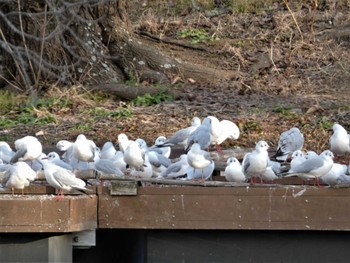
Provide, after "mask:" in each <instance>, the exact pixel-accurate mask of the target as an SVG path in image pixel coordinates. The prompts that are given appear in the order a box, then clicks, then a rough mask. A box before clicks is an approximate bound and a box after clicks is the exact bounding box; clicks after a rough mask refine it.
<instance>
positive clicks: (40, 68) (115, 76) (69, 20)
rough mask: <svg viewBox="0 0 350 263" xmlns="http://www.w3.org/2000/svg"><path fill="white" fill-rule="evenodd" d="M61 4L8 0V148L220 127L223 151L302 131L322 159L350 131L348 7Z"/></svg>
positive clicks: (4, 65) (4, 75)
mask: <svg viewBox="0 0 350 263" xmlns="http://www.w3.org/2000/svg"><path fill="white" fill-rule="evenodd" d="M55 3H56V4H55V5H54V4H52V3H51V1H44V0H42V1H14V2H12V1H1V0H0V6H1V8H0V10H1V11H0V21H1V23H0V63H1V64H0V65H1V67H0V87H1V89H0V140H4V141H8V142H10V143H13V142H14V140H16V139H18V138H20V137H22V136H25V135H28V134H31V135H37V136H39V137H40V138H39V139H40V140H41V141H42V143H43V144H44V145H46V146H47V147H54V145H55V144H56V142H57V141H58V140H61V139H66V140H71V141H73V140H75V138H76V136H77V135H78V134H80V133H84V134H85V135H86V136H87V137H89V138H90V139H93V140H95V141H96V143H97V144H98V145H100V146H102V144H103V143H104V142H106V141H115V139H116V138H117V135H118V134H119V133H121V132H125V133H126V134H127V135H128V136H129V137H130V138H132V139H136V138H138V137H142V138H144V139H145V140H146V141H147V142H148V143H149V144H152V143H153V141H154V140H155V138H156V137H157V136H159V135H165V136H170V135H171V134H173V133H174V132H175V131H176V130H178V129H180V128H183V127H186V126H188V125H189V124H190V121H191V119H192V117H193V116H199V117H205V116H207V115H213V116H216V117H218V118H219V119H229V120H232V121H234V122H235V123H236V124H237V125H238V126H239V127H240V130H241V137H240V138H239V139H238V140H237V141H231V142H225V144H224V147H226V148H229V147H254V145H255V142H257V141H258V140H260V139H264V140H266V141H267V142H268V143H269V144H270V145H271V146H272V148H275V147H276V145H277V142H278V138H279V134H280V133H281V132H283V131H284V130H286V129H289V128H291V127H292V126H297V127H299V128H300V129H301V131H302V132H303V133H304V136H305V145H304V146H305V149H307V150H309V149H312V150H315V151H318V152H319V151H322V150H324V149H326V148H328V139H329V136H330V134H331V127H332V125H333V123H334V122H339V123H340V124H342V125H343V126H344V127H345V128H347V129H350V123H349V117H350V111H349V110H350V105H349V95H350V89H349V84H348V83H350V62H349V61H350V55H349V48H350V45H349V43H350V42H349V38H350V23H349V21H350V12H349V8H350V1H348V0H338V1H337V0H311V1H310V0H308V1H306V0H305V1H304V0H295V1H287V0H279V1H274V0H268V1H259V0H227V1H224V0H221V1H219V0H216V1H210V0H202V1H199V0H180V1H172V0H148V1H147V0H144V1H136V0H135V1H134V0H132V1H122V0H119V1H118V0H116V1H106V0H105V1H103V0H101V1H82V2H79V1H63V0H60V1H55Z"/></svg>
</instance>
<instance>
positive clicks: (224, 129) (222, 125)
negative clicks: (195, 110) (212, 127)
mask: <svg viewBox="0 0 350 263" xmlns="http://www.w3.org/2000/svg"><path fill="white" fill-rule="evenodd" d="M210 118H213V117H210ZM239 134H240V132H239V128H238V126H237V125H236V124H235V123H234V122H232V121H230V120H221V121H220V122H219V125H218V128H217V130H216V133H214V134H213V136H212V144H214V145H215V147H216V151H217V152H222V150H221V148H220V145H221V144H222V143H223V142H224V141H225V140H226V139H231V140H237V139H238V138H239Z"/></svg>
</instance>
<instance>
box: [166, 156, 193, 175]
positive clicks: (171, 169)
mask: <svg viewBox="0 0 350 263" xmlns="http://www.w3.org/2000/svg"><path fill="white" fill-rule="evenodd" d="M189 167H190V165H189V164H188V162H187V154H181V156H180V158H179V160H178V161H177V162H174V163H171V164H170V165H169V166H168V167H167V169H166V170H165V171H163V172H162V173H161V174H160V177H164V178H177V177H180V176H184V175H185V174H186V173H187V170H188V168H189Z"/></svg>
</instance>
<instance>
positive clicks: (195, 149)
mask: <svg viewBox="0 0 350 263" xmlns="http://www.w3.org/2000/svg"><path fill="white" fill-rule="evenodd" d="M187 161H188V164H189V165H190V166H191V167H192V168H193V173H195V170H196V169H201V170H202V180H204V168H205V167H207V166H208V165H210V164H211V161H212V160H211V158H210V154H209V152H207V151H204V150H202V149H201V146H200V145H199V144H198V143H196V142H195V143H193V144H192V146H191V149H190V150H189V152H188V153H187Z"/></svg>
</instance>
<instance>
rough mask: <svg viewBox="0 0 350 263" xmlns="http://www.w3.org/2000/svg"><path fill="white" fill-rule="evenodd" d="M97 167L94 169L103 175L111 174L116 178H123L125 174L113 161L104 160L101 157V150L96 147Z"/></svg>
mask: <svg viewBox="0 0 350 263" xmlns="http://www.w3.org/2000/svg"><path fill="white" fill-rule="evenodd" d="M94 162H95V166H94V169H95V170H96V171H97V172H100V173H102V174H111V175H116V176H123V175H124V173H123V172H122V171H121V170H120V169H119V168H118V166H117V164H116V163H115V162H114V161H113V159H102V158H101V157H100V150H99V148H98V147H95V157H94Z"/></svg>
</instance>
